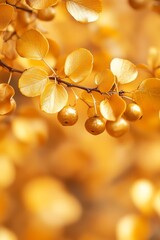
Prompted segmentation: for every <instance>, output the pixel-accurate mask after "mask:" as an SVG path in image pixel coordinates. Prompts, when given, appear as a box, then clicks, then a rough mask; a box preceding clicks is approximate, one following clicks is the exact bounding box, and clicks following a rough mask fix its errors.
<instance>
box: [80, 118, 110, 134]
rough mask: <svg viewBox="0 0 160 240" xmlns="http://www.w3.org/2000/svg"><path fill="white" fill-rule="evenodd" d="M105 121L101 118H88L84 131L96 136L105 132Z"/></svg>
mask: <svg viewBox="0 0 160 240" xmlns="http://www.w3.org/2000/svg"><path fill="white" fill-rule="evenodd" d="M105 124H106V122H105V120H103V118H100V117H98V116H94V117H90V118H88V119H87V120H86V122H85V128H86V130H87V131H88V132H89V133H91V134H93V135H98V134H100V133H102V132H104V130H105Z"/></svg>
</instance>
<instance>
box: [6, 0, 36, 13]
mask: <svg viewBox="0 0 160 240" xmlns="http://www.w3.org/2000/svg"><path fill="white" fill-rule="evenodd" d="M6 3H7V4H8V5H10V6H12V7H15V8H16V9H19V10H22V11H25V12H28V13H33V11H32V10H31V9H28V8H23V7H19V6H17V5H14V4H12V3H9V2H8V1H6Z"/></svg>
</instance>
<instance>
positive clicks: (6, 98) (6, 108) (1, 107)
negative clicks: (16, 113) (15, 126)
mask: <svg viewBox="0 0 160 240" xmlns="http://www.w3.org/2000/svg"><path fill="white" fill-rule="evenodd" d="M14 94H15V91H14V89H13V87H11V86H10V85H9V84H7V83H1V84H0V115H4V114H7V113H9V112H11V111H12V108H13V105H14V104H15V101H14V99H13V96H14Z"/></svg>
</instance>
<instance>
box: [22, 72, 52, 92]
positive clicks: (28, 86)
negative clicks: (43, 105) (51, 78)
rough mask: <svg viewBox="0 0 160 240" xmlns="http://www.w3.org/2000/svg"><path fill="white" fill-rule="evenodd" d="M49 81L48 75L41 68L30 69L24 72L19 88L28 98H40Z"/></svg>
mask: <svg viewBox="0 0 160 240" xmlns="http://www.w3.org/2000/svg"><path fill="white" fill-rule="evenodd" d="M47 81H48V74H47V72H45V71H44V70H42V69H40V68H34V67H33V68H30V69H28V70H26V71H24V72H23V73H22V75H21V77H20V79H19V88H20V91H21V93H22V94H23V95H25V96H27V97H35V96H39V95H40V94H41V93H42V91H43V90H44V87H45V85H46V84H47Z"/></svg>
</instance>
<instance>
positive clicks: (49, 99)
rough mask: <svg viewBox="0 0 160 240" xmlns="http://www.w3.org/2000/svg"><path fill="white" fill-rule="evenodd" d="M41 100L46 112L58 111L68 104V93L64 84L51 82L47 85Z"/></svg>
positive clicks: (42, 107)
mask: <svg viewBox="0 0 160 240" xmlns="http://www.w3.org/2000/svg"><path fill="white" fill-rule="evenodd" d="M40 101H41V109H42V110H43V111H44V112H46V113H57V112H59V111H60V110H61V109H62V108H63V107H64V106H65V105H66V104H67V101H68V93H67V91H66V89H65V88H64V87H63V86H62V85H59V84H57V83H55V82H50V83H49V84H47V85H46V87H45V90H44V92H43V93H42V95H41V100H40Z"/></svg>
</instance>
